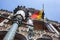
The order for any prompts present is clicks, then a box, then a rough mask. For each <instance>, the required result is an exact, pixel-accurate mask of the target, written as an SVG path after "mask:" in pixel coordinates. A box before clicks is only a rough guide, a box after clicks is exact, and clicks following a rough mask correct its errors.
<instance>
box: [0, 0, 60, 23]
mask: <svg viewBox="0 0 60 40" xmlns="http://www.w3.org/2000/svg"><path fill="white" fill-rule="evenodd" d="M43 3H44V10H45V16H46V17H47V18H48V19H51V20H55V21H59V22H60V0H0V9H7V10H9V11H13V10H14V8H15V7H17V6H18V5H22V6H26V7H27V8H28V7H32V8H35V9H42V4H43Z"/></svg>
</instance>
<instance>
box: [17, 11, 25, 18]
mask: <svg viewBox="0 0 60 40" xmlns="http://www.w3.org/2000/svg"><path fill="white" fill-rule="evenodd" d="M16 14H21V15H22V16H23V18H24V19H25V12H24V11H23V10H19V11H17V13H16Z"/></svg>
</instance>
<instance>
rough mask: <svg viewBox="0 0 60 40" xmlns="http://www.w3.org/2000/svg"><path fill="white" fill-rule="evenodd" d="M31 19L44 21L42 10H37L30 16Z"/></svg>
mask: <svg viewBox="0 0 60 40" xmlns="http://www.w3.org/2000/svg"><path fill="white" fill-rule="evenodd" d="M31 18H32V19H37V20H41V19H44V10H39V11H37V12H35V13H33V15H32V16H31Z"/></svg>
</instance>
